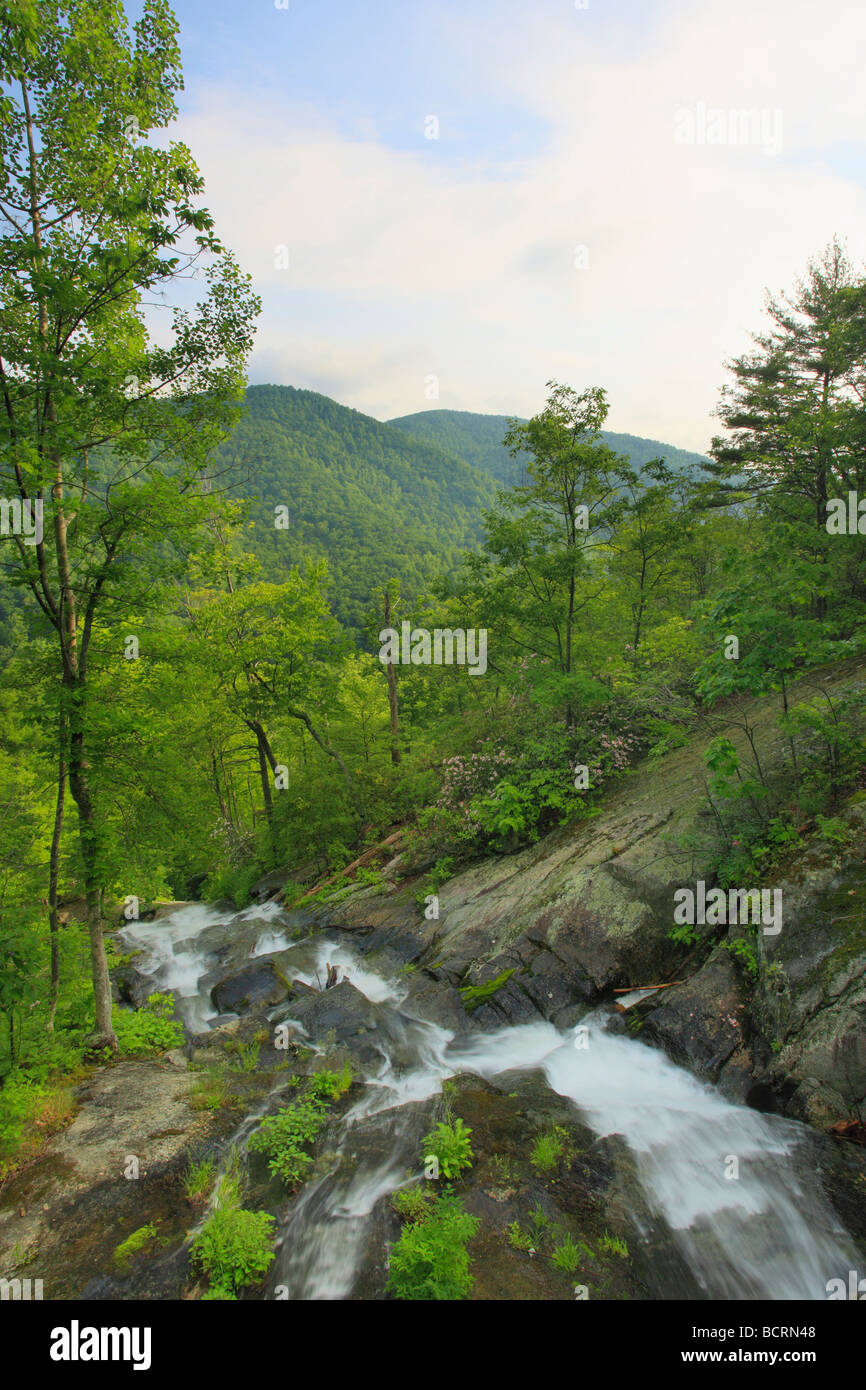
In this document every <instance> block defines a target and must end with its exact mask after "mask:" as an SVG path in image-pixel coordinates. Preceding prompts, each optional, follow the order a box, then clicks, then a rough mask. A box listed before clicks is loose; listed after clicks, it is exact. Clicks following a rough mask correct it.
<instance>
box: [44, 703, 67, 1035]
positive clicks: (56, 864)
mask: <svg viewBox="0 0 866 1390" xmlns="http://www.w3.org/2000/svg"><path fill="white" fill-rule="evenodd" d="M57 738H58V743H59V747H60V756H59V758H58V763H57V804H56V806H55V808H54V832H53V834H52V836H51V857H50V859H49V865H48V925H49V930H50V933H51V1003H50V1005H49V1008H48V1022H47V1023H46V1025H45V1027H46V1030H47V1031H48V1032H49V1033H53V1032H54V1015H55V1014H56V1012H57V1000H58V997H59V995H60V943H59V941H58V928H59V924H58V920H57V880H58V877H59V871H60V836H61V833H62V831H63V808H64V805H65V801H66V711H65V709H64V707H63V705H62V703H61V706H60V719H59V723H58V731H57Z"/></svg>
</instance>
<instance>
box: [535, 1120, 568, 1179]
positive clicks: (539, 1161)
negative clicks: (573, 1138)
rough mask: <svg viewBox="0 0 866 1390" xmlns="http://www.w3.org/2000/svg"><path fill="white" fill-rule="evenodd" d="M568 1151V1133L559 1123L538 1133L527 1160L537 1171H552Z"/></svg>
mask: <svg viewBox="0 0 866 1390" xmlns="http://www.w3.org/2000/svg"><path fill="white" fill-rule="evenodd" d="M567 1152H568V1133H567V1131H566V1130H564V1129H563V1128H562V1126H561V1125H554V1127H553V1128H552V1129H547V1130H545V1131H544V1132H543V1133H542V1134H539V1136H538V1138H537V1139H536V1141H535V1143H534V1144H533V1146H532V1152H531V1154H530V1156H529V1161H530V1163H531V1164H532V1166H533V1168H535V1169H536V1171H537V1172H539V1173H552V1172H553V1171H554V1170H555V1169H556V1168H558V1166H559V1163H560V1160H561V1159H562V1158H564V1157H565V1155H566V1154H567Z"/></svg>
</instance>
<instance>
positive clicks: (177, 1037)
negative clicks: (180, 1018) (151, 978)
mask: <svg viewBox="0 0 866 1390" xmlns="http://www.w3.org/2000/svg"><path fill="white" fill-rule="evenodd" d="M173 1012H174V1000H173V999H172V997H171V995H169V994H151V995H148V998H147V1002H146V1003H145V1004H144V1005H143V1006H142V1007H141V1008H140V1009H135V1010H128V1009H119V1008H115V1009H114V1012H113V1020H114V1031H115V1034H116V1036H117V1041H118V1044H119V1046H120V1051H121V1052H125V1053H127V1054H129V1055H130V1056H135V1057H137V1056H141V1055H142V1054H143V1053H148V1052H167V1051H169V1050H170V1049H171V1048H173V1047H180V1045H181V1044H182V1042H183V1028H182V1026H181V1024H179V1023H176V1022H175V1021H174V1020H173V1019H172V1017H171V1015H172V1013H173Z"/></svg>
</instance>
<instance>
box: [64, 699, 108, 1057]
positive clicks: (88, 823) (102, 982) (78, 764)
mask: <svg viewBox="0 0 866 1390" xmlns="http://www.w3.org/2000/svg"><path fill="white" fill-rule="evenodd" d="M73 688H74V687H73ZM74 693H75V695H76V696H77V695H79V690H78V689H74ZM70 723H71V737H70V741H69V790H70V791H71V792H72V795H73V798H74V800H75V804H76V806H77V807H78V825H79V832H80V836H81V857H82V859H83V860H84V893H85V898H86V901H87V930H88V935H89V937H90V968H91V976H92V979H93V1001H94V1005H95V1010H96V1026H95V1029H94V1037H93V1038H92V1040H91V1042H92V1045H93V1046H94V1047H110V1048H111V1050H112V1052H116V1051H117V1038H116V1037H115V1035H114V1027H113V1025H112V1021H111V980H110V978H109V974H108V959H107V957H106V954H105V938H104V936H103V932H102V912H101V902H102V894H101V892H100V884H99V862H98V853H97V845H96V818H95V815H94V811H93V800H92V798H91V794H90V779H89V777H88V765H87V757H86V754H85V746H84V730H83V728H82V710H81V705H80V703H78V701H76V702H75V704H74V705H73V714H72V716H71V719H70Z"/></svg>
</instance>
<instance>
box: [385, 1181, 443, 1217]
mask: <svg viewBox="0 0 866 1390" xmlns="http://www.w3.org/2000/svg"><path fill="white" fill-rule="evenodd" d="M435 1202H436V1193H435V1192H434V1191H433V1189H432V1187H430V1186H429V1185H428V1184H427V1183H416V1184H414V1186H412V1187H401V1188H400V1190H399V1192H395V1193H394V1195H393V1196H392V1198H391V1206H392V1207H393V1208H394V1210H395V1211H396V1213H397V1215H398V1216H399V1217H400V1219H401V1220H402V1221H409V1222H413V1223H414V1222H416V1221H424V1220H426V1218H427V1217H428V1216H429V1215H430V1210H431V1207H432V1206H433V1205H434V1204H435Z"/></svg>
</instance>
